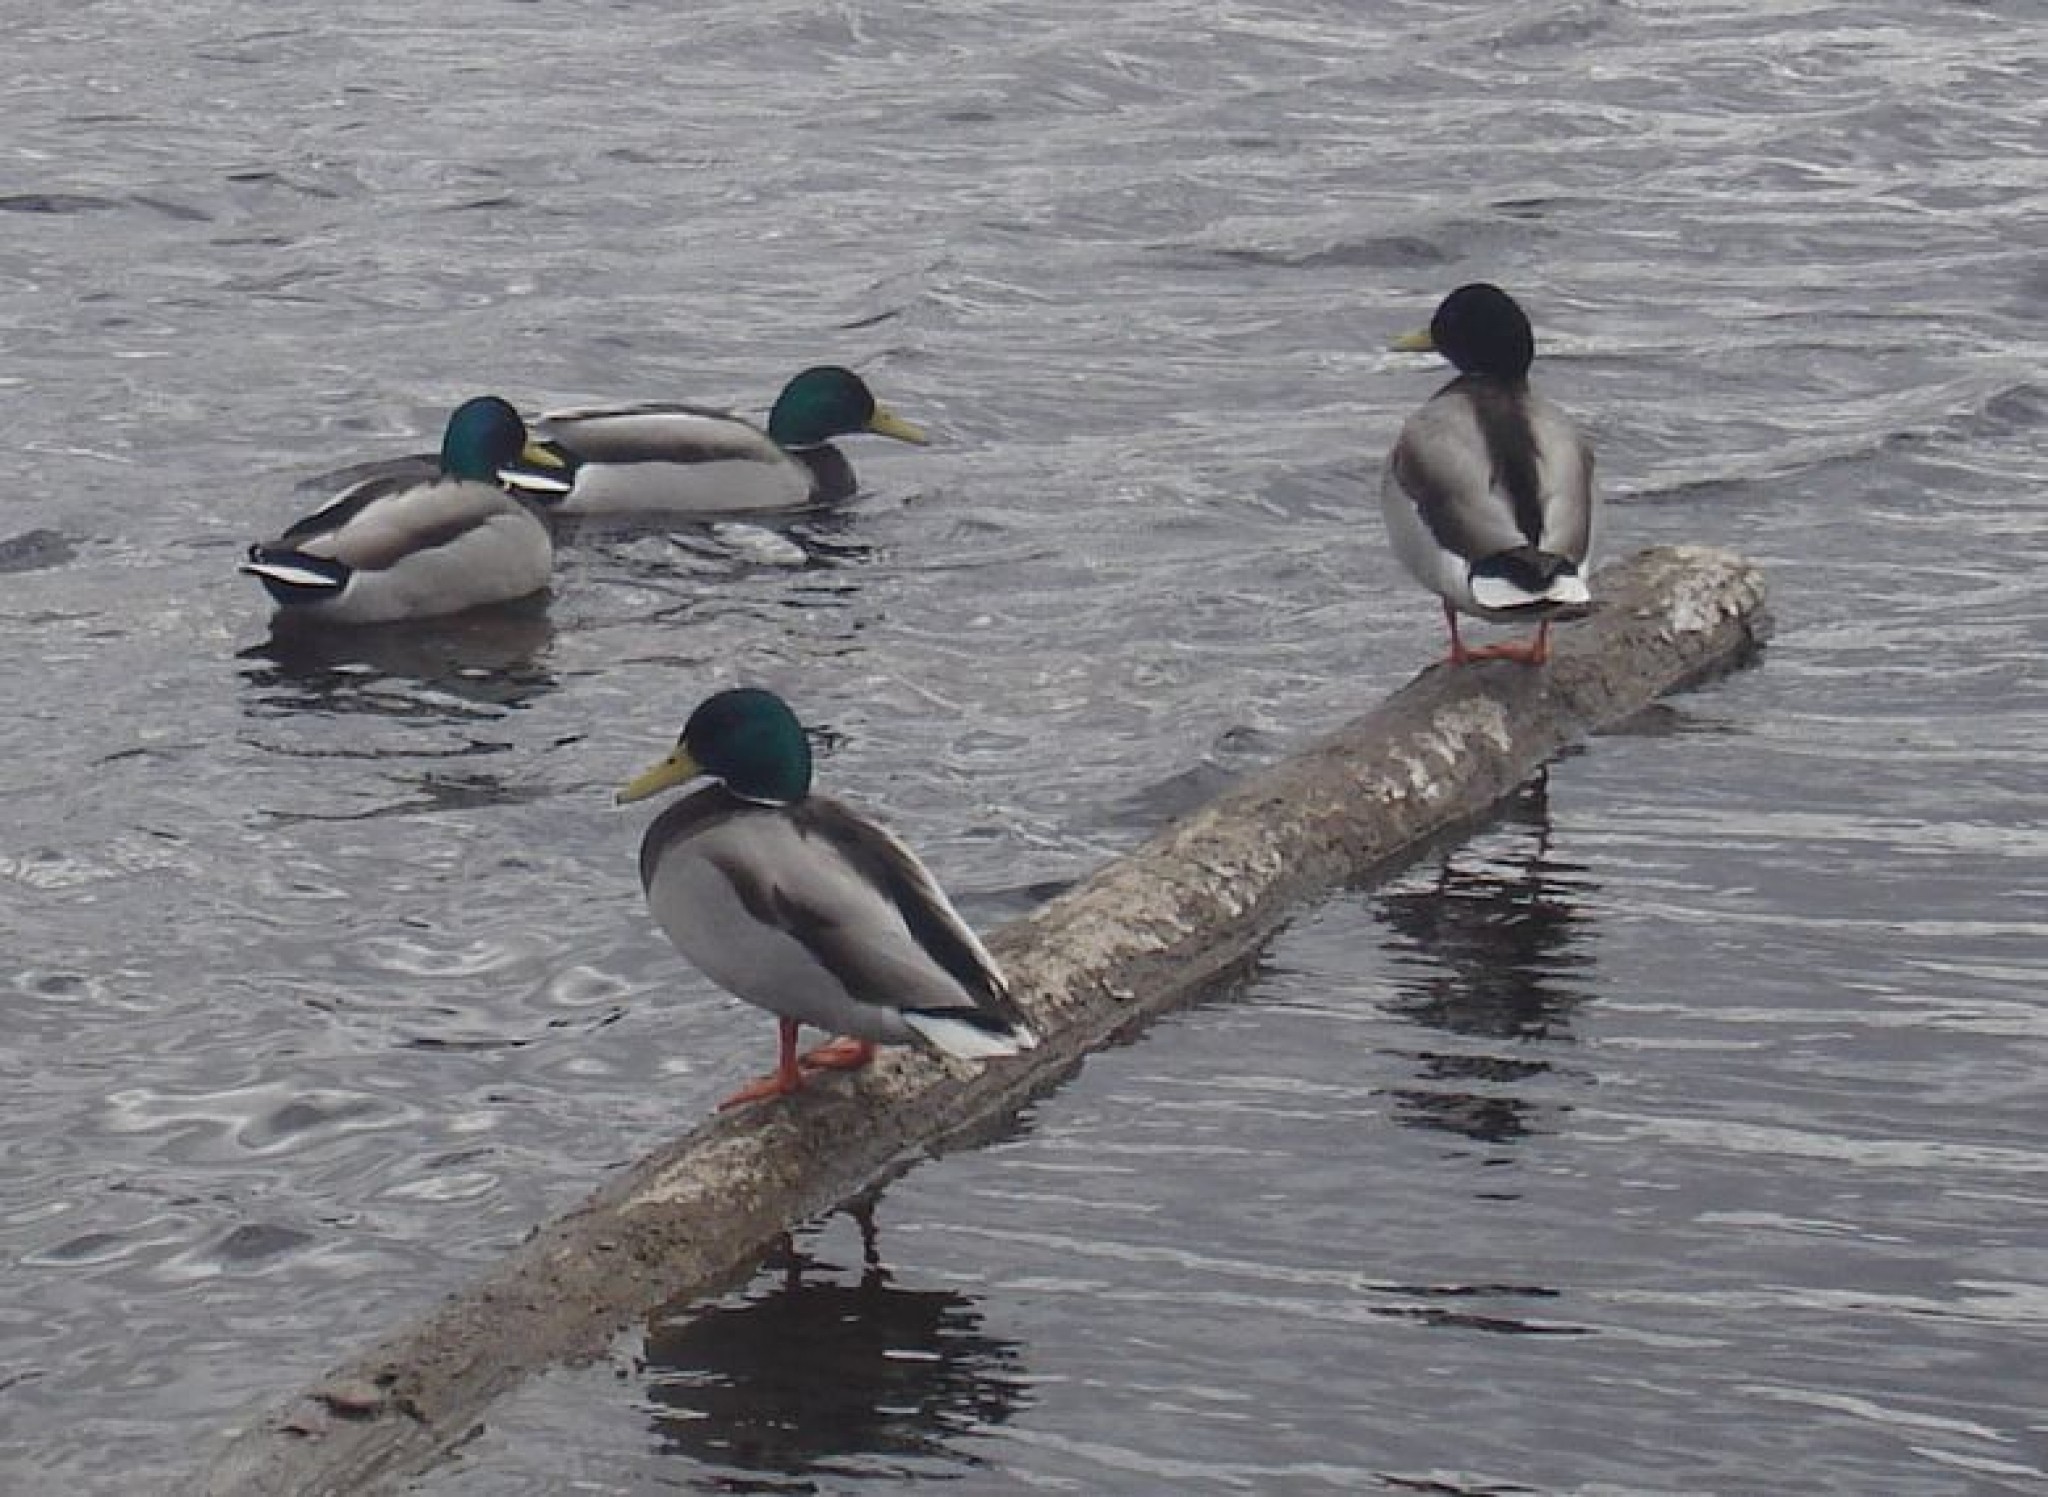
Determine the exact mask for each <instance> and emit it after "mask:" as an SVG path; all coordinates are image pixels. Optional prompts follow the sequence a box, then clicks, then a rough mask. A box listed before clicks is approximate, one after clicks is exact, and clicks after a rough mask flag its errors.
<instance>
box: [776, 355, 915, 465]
mask: <svg viewBox="0 0 2048 1497" xmlns="http://www.w3.org/2000/svg"><path fill="white" fill-rule="evenodd" d="M863 431H868V432H873V433H874V434H875V435H876V436H878V437H894V438H895V439H896V440H897V441H899V442H914V443H916V444H917V445H918V446H920V447H921V446H923V445H924V444H925V443H927V442H929V441H930V440H931V438H929V437H927V436H926V435H925V434H924V433H923V432H922V431H920V430H919V429H918V428H917V427H915V426H912V425H911V424H910V423H909V422H908V421H905V420H904V419H903V418H902V417H900V416H898V415H896V414H895V413H894V412H893V411H891V410H889V409H888V408H887V407H885V406H883V405H882V404H880V403H879V402H878V401H877V400H876V399H875V396H874V392H873V391H872V390H870V389H869V388H868V387H867V382H866V381H865V380H863V379H862V378H861V377H860V376H859V375H858V374H855V373H854V372H853V371H852V370H851V369H841V368H840V367H839V366H838V365H836V364H821V365H819V366H818V367H817V368H815V369H806V370H805V371H804V372H803V373H802V374H799V375H798V376H797V377H796V378H795V379H793V380H791V381H790V382H789V383H788V384H786V385H784V386H783V387H782V394H781V395H780V396H778V397H777V398H776V401H775V409H773V410H772V411H770V412H769V413H768V435H769V436H770V437H772V438H773V439H774V440H775V442H776V444H777V445H778V446H782V447H816V446H818V445H819V444H820V443H823V442H829V441H831V440H832V439H833V438H834V437H850V436H853V435H854V434H855V433H857V432H863Z"/></svg>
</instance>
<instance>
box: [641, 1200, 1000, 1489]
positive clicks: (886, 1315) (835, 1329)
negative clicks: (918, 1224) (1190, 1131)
mask: <svg viewBox="0 0 2048 1497" xmlns="http://www.w3.org/2000/svg"><path fill="white" fill-rule="evenodd" d="M873 1209H874V1203H873V1202H872V1201H869V1202H866V1203H864V1204H862V1205H861V1206H858V1207H854V1208H851V1209H849V1211H848V1212H847V1216H848V1217H850V1218H851V1219H852V1220H853V1221H855V1222H856V1223H857V1224H858V1226H859V1227H860V1233H861V1250H862V1251H861V1266H860V1270H859V1273H858V1275H857V1276H855V1277H853V1278H852V1280H851V1281H850V1282H849V1278H848V1275H847V1273H846V1271H845V1270H842V1269H837V1268H834V1267H833V1266H832V1265H830V1264H828V1263H826V1262H824V1261H823V1260H822V1259H820V1258H816V1257H813V1256H810V1255H808V1254H806V1253H805V1252H803V1251H801V1250H800V1249H799V1248H798V1247H797V1245H796V1244H795V1243H794V1242H792V1241H789V1240H787V1239H785V1250H784V1252H783V1254H782V1255H781V1261H779V1262H777V1263H773V1264H771V1265H770V1267H768V1268H767V1269H765V1270H764V1271H763V1273H762V1275H761V1277H760V1278H759V1280H758V1281H757V1282H756V1283H755V1285H754V1286H753V1287H752V1288H750V1289H749V1290H747V1291H746V1293H745V1295H744V1296H743V1297H741V1298H739V1299H738V1300H737V1301H736V1302H728V1303H725V1304H721V1305H715V1306H712V1307H711V1308H709V1309H699V1310H686V1311H683V1312H681V1313H679V1314H677V1315H676V1316H675V1317H674V1318H673V1319H657V1320H656V1321H655V1322H654V1323H653V1324H652V1326H651V1327H650V1329H649V1332H648V1337H647V1345H646V1352H645V1357H646V1365H647V1378H648V1383H647V1395H648V1398H649V1400H650V1403H651V1406H652V1408H653V1411H654V1427H655V1430H656V1432H657V1433H658V1434H659V1435H660V1436H661V1438H662V1439H663V1441H664V1443H665V1445H666V1447H667V1448H669V1449H671V1450H674V1451H676V1452H678V1453H680V1454H683V1455H686V1456H689V1457H691V1458H692V1459H694V1460H697V1461H700V1462H702V1463H703V1464H704V1465H706V1466H707V1467H711V1468H713V1470H712V1471H711V1472H707V1473H706V1474H705V1476H704V1477H703V1478H702V1480H701V1482H699V1483H696V1485H697V1486H698V1488H699V1489H700V1490H708V1491H719V1492H811V1491H816V1490H819V1488H818V1487H817V1486H816V1485H815V1483H814V1482H813V1481H812V1480H811V1479H810V1478H813V1477H816V1476H834V1477H841V1478H844V1477H851V1476H855V1475H866V1476H870V1477H872V1476H877V1475H880V1476H885V1477H892V1478H895V1479H908V1478H911V1477H941V1478H943V1477H946V1476H949V1475H950V1476H960V1475H965V1474H967V1473H968V1472H971V1471H973V1470H975V1469H977V1468H979V1467H981V1465H982V1462H981V1461H980V1460H979V1459H978V1458H977V1457H976V1456H975V1455H974V1454H973V1453H972V1452H971V1451H970V1450H968V1449H966V1448H963V1444H962V1442H963V1441H964V1440H965V1439H966V1438H967V1437H970V1436H972V1435H973V1434H974V1433H975V1432H976V1431H977V1430H981V1429H985V1428H986V1427H987V1426H989V1425H992V1424H999V1423H1002V1422H1003V1421H1005V1420H1007V1419H1008V1418H1009V1417H1010V1415H1011V1414H1012V1412H1013V1411H1015V1410H1016V1409H1017V1408H1018V1407H1019V1406H1020V1405H1021V1404H1022V1402H1023V1401H1024V1398H1025V1396H1026V1385H1025V1374H1024V1370H1023V1366H1022V1360H1021V1357H1022V1352H1021V1348H1020V1347H1019V1346H1018V1344H1017V1343H1015V1342H1012V1341H1006V1340H1003V1339H1001V1338H999V1337H995V1336H990V1335H988V1334H986V1333H985V1332H984V1331H983V1330H982V1322H981V1313H980V1310H979V1309H978V1307H977V1306H976V1304H975V1302H974V1300H972V1299H971V1298H969V1297H968V1296H967V1295H964V1294H960V1293H958V1292H956V1291H953V1290H945V1289H903V1288H898V1287H897V1286H896V1285H895V1284H893V1283H892V1282H891V1280H890V1274H889V1271H888V1270H887V1269H886V1268H884V1267H883V1266H882V1262H881V1258H880V1255H879V1253H878V1251H877V1249H876V1237H875V1226H874V1216H873Z"/></svg>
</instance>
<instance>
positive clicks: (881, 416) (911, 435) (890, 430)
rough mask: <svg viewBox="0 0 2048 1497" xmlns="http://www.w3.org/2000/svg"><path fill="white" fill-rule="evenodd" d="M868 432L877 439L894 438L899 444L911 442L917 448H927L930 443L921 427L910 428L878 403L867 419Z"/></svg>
mask: <svg viewBox="0 0 2048 1497" xmlns="http://www.w3.org/2000/svg"><path fill="white" fill-rule="evenodd" d="M868 430H869V431H871V432H873V433H874V434H875V435H876V436H878V437H894V438H895V439H896V440H897V441H899V442H912V443H915V444H916V445H917V446H919V447H929V446H931V443H932V439H931V438H930V437H928V436H926V435H925V434H924V430H923V428H922V427H917V426H912V425H911V424H910V423H909V422H908V421H905V420H904V419H903V418H902V417H901V416H899V415H897V414H896V413H895V412H894V411H892V410H890V409H889V408H888V407H887V406H885V405H882V404H880V403H879V402H878V403H877V404H876V406H875V413H874V415H872V416H870V417H868Z"/></svg>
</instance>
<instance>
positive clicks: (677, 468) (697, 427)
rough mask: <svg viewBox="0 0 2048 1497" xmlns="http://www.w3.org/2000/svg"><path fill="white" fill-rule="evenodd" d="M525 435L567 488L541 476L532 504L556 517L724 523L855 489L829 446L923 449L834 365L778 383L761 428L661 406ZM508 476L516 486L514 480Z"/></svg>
mask: <svg viewBox="0 0 2048 1497" xmlns="http://www.w3.org/2000/svg"><path fill="white" fill-rule="evenodd" d="M533 425H534V433H535V435H536V436H537V437H539V439H540V440H541V442H542V443H543V444H544V445H545V446H546V448H547V450H548V451H549V452H550V453H552V454H553V455H554V456H555V457H556V458H557V459H559V460H560V462H561V463H562V465H563V466H564V467H565V468H566V469H567V470H568V474H569V480H570V486H569V489H568V491H567V492H566V493H562V492H560V491H559V490H558V489H555V486H554V484H553V481H552V478H551V476H550V475H549V474H548V473H546V472H543V473H542V474H541V475H540V486H541V491H540V492H538V493H536V495H535V497H536V498H539V499H541V500H542V501H543V502H545V503H547V504H548V505H549V507H550V508H552V509H555V510H557V511H559V512H560V513H562V514H602V513H641V514H670V515H690V514H730V513H733V512H735V511H745V510H766V509H794V508H797V507H799V506H802V505H805V504H813V503H819V502H823V501H829V500H835V499H844V498H847V497H849V496H850V495H852V493H853V492H854V489H855V486H856V483H855V479H854V476H853V468H852V466H851V465H850V464H849V463H848V462H847V461H846V458H845V456H844V455H843V454H842V453H841V452H840V451H839V449H838V448H837V447H835V446H833V445H832V439H833V438H834V437H843V436H853V435H856V434H858V433H861V432H872V433H873V434H875V435H876V436H883V437H893V438H895V439H896V440H897V441H899V442H911V443H915V444H917V445H919V446H923V445H924V444H925V443H927V442H929V441H930V440H931V439H930V438H929V437H927V436H926V435H925V434H924V432H923V431H921V430H920V429H918V428H917V427H915V426H912V425H911V424H910V423H909V422H908V421H905V420H904V419H903V418H902V417H900V416H898V415H896V414H895V413H894V412H893V411H891V410H889V409H888V407H886V406H884V405H882V404H881V403H880V402H878V401H877V400H876V399H875V396H874V392H873V391H872V390H870V389H869V388H868V386H867V382H866V381H865V380H863V379H862V378H861V377H860V376H859V375H857V374H855V373H854V372H853V371H852V370H850V369H841V368H839V367H837V366H836V365H822V366H819V367H817V368H814V369H806V370H804V371H803V372H802V373H801V374H799V375H797V376H796V377H795V378H794V379H792V380H791V381H790V382H789V383H788V384H787V385H785V386H784V387H783V390H782V394H781V395H780V396H779V397H778V398H777V399H776V402H775V405H774V408H773V409H772V410H770V411H769V413H768V425H767V427H766V428H765V429H764V428H762V427H759V426H756V425H755V424H754V423H753V422H751V421H748V420H746V419H745V418H744V417H741V416H735V415H733V414H731V413H730V412H727V411H719V410H710V409H706V408H704V407H701V406H693V405H678V404H662V403H647V404H641V405H623V406H589V407H584V408H581V409H576V410H563V411H549V412H548V413H547V414H545V415H543V416H540V417H537V418H536V419H535V421H534V423H533ZM508 477H509V478H510V480H511V482H512V483H513V484H514V485H515V486H517V485H518V483H519V476H518V474H517V472H516V471H515V472H514V473H512V474H510V475H508ZM550 490H553V492H549V491H550Z"/></svg>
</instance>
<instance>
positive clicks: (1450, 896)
mask: <svg viewBox="0 0 2048 1497" xmlns="http://www.w3.org/2000/svg"><path fill="white" fill-rule="evenodd" d="M1550 842H1551V825H1550V801H1549V778H1548V776H1547V775H1538V776H1537V777H1536V778H1535V779H1534V780H1532V781H1531V782H1530V783H1529V784H1528V785H1526V786H1524V787H1523V788H1522V790H1521V791H1520V792H1518V793H1517V794H1516V795H1515V796H1514V798H1513V799H1511V800H1510V801H1508V802H1507V803H1506V805H1505V806H1504V808H1503V816H1502V819H1501V821H1500V822H1499V823H1498V824H1497V827H1496V829H1495V830H1494V831H1493V832H1492V833H1490V834H1489V835H1487V836H1485V837H1484V838H1482V839H1480V840H1479V841H1478V842H1476V843H1468V844H1465V845H1464V846H1461V847H1458V848H1454V849H1452V850H1451V851H1449V852H1447V853H1445V854H1444V857H1443V861H1442V862H1441V863H1440V864H1439V865H1438V867H1437V871H1436V876H1435V877H1434V878H1433V879H1432V880H1430V881H1429V882H1428V883H1427V884H1426V885H1424V886H1421V887H1415V886H1413V885H1412V884H1411V886H1409V887H1404V888H1396V889H1393V890H1390V891H1388V892H1387V893H1384V894H1381V895H1379V896H1378V897H1376V898H1375V899H1374V900H1373V909H1374V912H1375V913H1376V914H1377V915H1378V916H1379V918H1380V920H1381V922H1382V923H1383V924H1384V925H1385V926H1386V928H1387V930H1388V931H1389V933H1390V937H1391V939H1390V943H1389V944H1390V948H1391V950H1392V953H1393V955H1394V958H1395V960H1396V962H1397V964H1398V965H1399V966H1400V967H1401V969H1402V970H1403V973H1404V976H1403V978H1402V980H1401V985H1400V987H1401V991H1400V994H1399V996H1397V997H1396V998H1394V999H1393V1000H1392V1001H1391V1002H1390V1003H1389V1005H1388V1007H1389V1009H1390V1010H1391V1011H1392V1012H1394V1013H1396V1014H1398V1015H1401V1016H1402V1017H1405V1018H1408V1019H1411V1020H1413V1021H1414V1022H1415V1023H1416V1024H1418V1025H1421V1026H1423V1027H1424V1028H1426V1029H1433V1030H1437V1031H1440V1032H1442V1033H1444V1034H1447V1035H1452V1036H1456V1037H1457V1038H1458V1039H1459V1040H1461V1041H1464V1042H1466V1043H1462V1044H1459V1045H1457V1046H1455V1047H1448V1046H1447V1047H1445V1048H1444V1049H1441V1050H1438V1049H1431V1048H1425V1049H1421V1050H1418V1051H1416V1052H1414V1056H1415V1061H1416V1064H1417V1069H1418V1077H1419V1080H1420V1082H1421V1084H1420V1085H1417V1086H1412V1087H1405V1088H1402V1087H1397V1088H1395V1089H1394V1093H1393V1095H1394V1097H1395V1102H1396V1114H1395V1116H1396V1118H1397V1120H1398V1121H1400V1122H1402V1123H1405V1124H1407V1125H1409V1126H1411V1127H1420V1128H1439V1129H1443V1130H1445V1131H1447V1132H1451V1133H1458V1134H1462V1135H1464V1136H1465V1137H1467V1138H1471V1139H1475V1140H1480V1141H1483V1142H1487V1143H1508V1142H1512V1141H1513V1140H1515V1139H1518V1138H1521V1137H1523V1136H1525V1135H1527V1134H1529V1133H1532V1132H1537V1131H1543V1130H1544V1129H1545V1126H1546V1125H1545V1115H1546V1114H1547V1113H1551V1112H1554V1111H1556V1110H1557V1107H1558V1104H1556V1103H1554V1102H1540V1103H1539V1102H1534V1101H1531V1100H1529V1099H1527V1098H1525V1097H1523V1096H1521V1095H1519V1094H1518V1093H1517V1091H1516V1090H1515V1088H1516V1086H1517V1084H1518V1083H1523V1082H1527V1081H1530V1080H1531V1079H1533V1078H1536V1077H1539V1076H1542V1075H1544V1074H1545V1073H1547V1072H1550V1071H1551V1070H1552V1069H1553V1068H1554V1062H1553V1059H1552V1058H1551V1055H1552V1052H1551V1051H1550V1050H1549V1049H1548V1048H1547V1046H1546V1045H1545V1044H1544V1043H1542V1042H1552V1043H1555V1042H1557V1041H1569V1040H1570V1039H1571V1016H1572V1012H1573V1011H1574V1010H1575V1009H1576V1008H1578V1006H1579V1005H1580V1004H1581V1003H1583V1002H1585V1001H1586V1000H1587V998H1588V997H1590V996H1591V988H1590V985H1589V983H1588V982H1587V980H1586V978H1585V976H1584V974H1585V972H1586V970H1587V969H1588V968H1589V967H1590V966H1591V965H1592V957H1591V955H1590V954H1589V953H1588V952H1587V950H1586V949H1585V948H1586V944H1587V940H1588V937H1589V935H1590V930H1589V925H1588V917H1587V916H1586V914H1585V912H1584V910H1583V908H1582V907H1581V905H1580V903H1579V900H1580V899H1581V898H1582V897H1583V896H1584V895H1586V894H1587V893H1589V892H1591V891H1592V890H1593V889H1594V888H1596V887H1597V886H1596V885H1594V884H1593V883H1592V882H1591V881H1590V880H1589V879H1588V878H1587V877H1586V870H1585V869H1584V868H1583V867H1582V866H1580V865H1578V864H1574V863H1569V862H1566V861H1564V860H1562V859H1560V858H1558V857H1556V856H1555V855H1554V854H1553V853H1552V852H1551V847H1550ZM1473 1041H1479V1042H1486V1041H1498V1042H1501V1043H1498V1044H1487V1043H1480V1044H1477V1045H1475V1044H1473V1043H1471V1042H1473Z"/></svg>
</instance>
